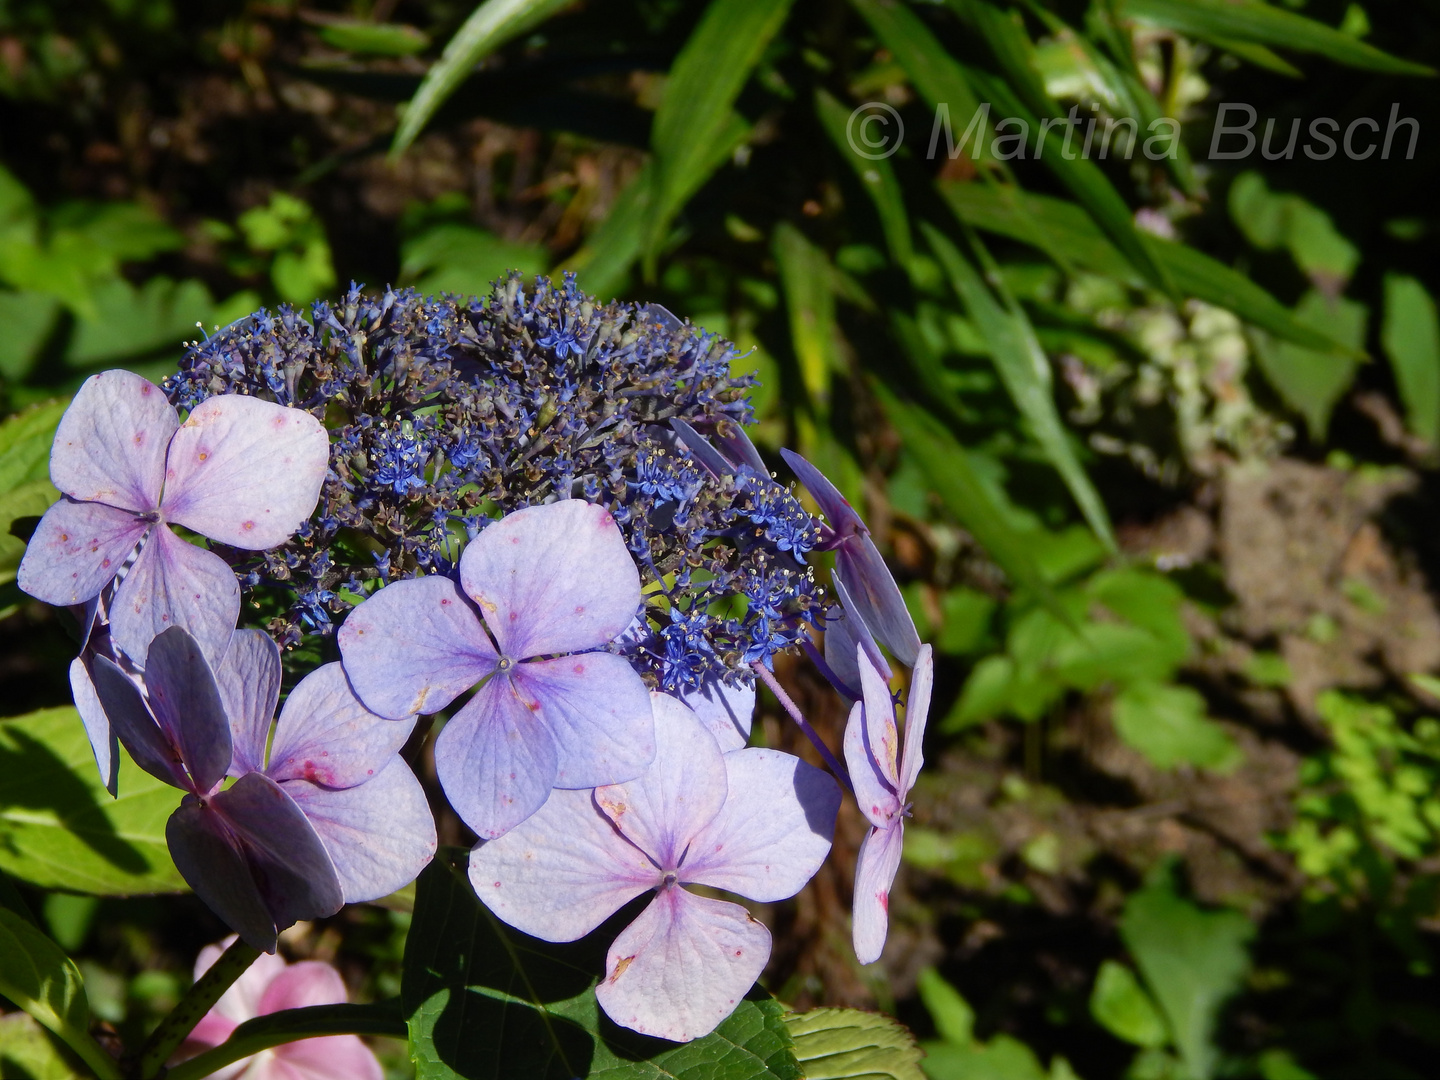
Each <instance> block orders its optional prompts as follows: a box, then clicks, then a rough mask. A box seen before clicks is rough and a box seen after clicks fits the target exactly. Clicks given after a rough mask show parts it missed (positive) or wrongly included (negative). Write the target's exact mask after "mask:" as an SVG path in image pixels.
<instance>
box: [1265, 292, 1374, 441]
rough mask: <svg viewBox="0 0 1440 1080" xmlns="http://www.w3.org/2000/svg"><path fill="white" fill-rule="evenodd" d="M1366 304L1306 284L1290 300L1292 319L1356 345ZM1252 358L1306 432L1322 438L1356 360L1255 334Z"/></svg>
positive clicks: (1352, 376) (1362, 329) (1352, 377)
mask: <svg viewBox="0 0 1440 1080" xmlns="http://www.w3.org/2000/svg"><path fill="white" fill-rule="evenodd" d="M1368 316H1369V309H1367V308H1366V307H1365V305H1364V304H1362V303H1360V302H1359V301H1356V300H1351V299H1348V298H1347V297H1343V296H1340V297H1334V298H1331V297H1328V296H1326V295H1324V294H1323V293H1321V292H1320V291H1319V290H1317V289H1311V290H1310V291H1309V292H1307V293H1306V294H1305V295H1304V296H1302V297H1301V298H1300V303H1298V304H1296V305H1295V319H1296V321H1297V322H1299V323H1301V324H1302V325H1307V326H1312V327H1315V328H1316V329H1320V328H1322V327H1323V328H1324V330H1325V332H1326V333H1328V334H1330V335H1332V336H1333V337H1335V338H1337V339H1338V340H1340V341H1342V342H1344V343H1346V344H1348V345H1350V346H1351V347H1352V348H1354V349H1356V350H1358V349H1359V347H1360V344H1361V342H1363V341H1364V340H1365V323H1366V320H1367V318H1368ZM1255 359H1256V360H1257V361H1258V363H1259V366H1260V370H1261V371H1262V372H1264V373H1265V378H1266V379H1268V380H1269V381H1270V385H1271V386H1273V387H1275V389H1276V390H1277V391H1278V392H1279V394H1280V396H1281V397H1282V398H1284V399H1285V403H1286V404H1287V405H1289V406H1290V407H1291V408H1293V409H1294V410H1295V411H1296V412H1298V413H1299V414H1300V415H1301V416H1303V417H1304V418H1305V425H1306V427H1307V428H1308V429H1309V431H1310V437H1311V438H1312V439H1314V440H1315V441H1316V442H1323V441H1324V439H1325V432H1326V430H1327V429H1328V428H1329V426H1330V413H1331V411H1332V410H1333V409H1334V408H1335V403H1336V402H1337V401H1339V400H1340V397H1341V395H1342V394H1344V393H1345V391H1346V390H1348V389H1349V388H1350V384H1351V383H1352V382H1353V381H1354V380H1355V371H1356V367H1357V365H1356V363H1355V361H1354V360H1352V359H1350V357H1348V356H1337V355H1336V354H1334V353H1323V352H1316V351H1315V350H1313V349H1307V348H1305V347H1304V346H1301V345H1296V344H1293V343H1292V342H1289V341H1274V340H1271V339H1269V338H1267V337H1263V336H1261V335H1258V334H1257V335H1256V339H1255Z"/></svg>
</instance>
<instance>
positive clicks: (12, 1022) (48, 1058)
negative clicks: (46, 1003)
mask: <svg viewBox="0 0 1440 1080" xmlns="http://www.w3.org/2000/svg"><path fill="white" fill-rule="evenodd" d="M61 1046H62V1044H61V1043H60V1042H58V1041H57V1040H56V1039H55V1037H54V1036H53V1035H51V1034H50V1033H49V1032H48V1031H46V1030H45V1029H44V1028H43V1027H41V1026H40V1025H39V1024H38V1023H37V1022H36V1021H35V1019H34V1018H33V1017H32V1016H30V1015H29V1014H28V1013H23V1012H17V1013H10V1014H9V1015H8V1016H0V1076H14V1077H17V1078H20V1077H23V1078H24V1080H81V1078H82V1077H85V1076H87V1075H88V1073H87V1072H86V1071H85V1069H84V1066H82V1065H80V1064H79V1062H78V1061H72V1060H71V1058H70V1057H69V1056H68V1055H67V1054H66V1053H65V1052H64V1050H62V1049H61Z"/></svg>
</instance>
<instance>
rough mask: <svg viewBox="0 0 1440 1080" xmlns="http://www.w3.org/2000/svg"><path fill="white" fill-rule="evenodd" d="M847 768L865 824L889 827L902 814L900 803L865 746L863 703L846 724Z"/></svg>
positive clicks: (860, 703) (855, 705)
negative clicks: (866, 822)
mask: <svg viewBox="0 0 1440 1080" xmlns="http://www.w3.org/2000/svg"><path fill="white" fill-rule="evenodd" d="M845 765H846V768H848V769H849V770H850V783H851V785H852V786H853V787H854V789H855V803H856V805H857V806H859V807H860V812H861V813H862V814H864V815H865V820H866V821H868V822H870V824H871V825H874V826H876V827H877V828H883V827H884V826H885V825H887V824H889V823H890V821H891V820H892V819H894V817H895V815H896V814H898V813H899V812H900V800H899V798H898V797H897V795H896V792H895V789H894V788H893V787H891V786H890V783H889V781H887V780H886V779H885V776H884V774H883V773H881V771H880V769H879V767H878V766H877V765H876V762H875V758H874V756H873V755H872V754H871V753H870V749H869V747H868V746H867V745H866V740H865V705H864V703H863V702H859V701H857V702H855V704H854V705H852V706H850V718H849V720H847V721H846V722H845Z"/></svg>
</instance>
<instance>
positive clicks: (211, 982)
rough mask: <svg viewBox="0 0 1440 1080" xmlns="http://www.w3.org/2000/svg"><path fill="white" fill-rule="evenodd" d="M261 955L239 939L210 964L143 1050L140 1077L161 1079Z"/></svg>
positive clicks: (151, 1036)
mask: <svg viewBox="0 0 1440 1080" xmlns="http://www.w3.org/2000/svg"><path fill="white" fill-rule="evenodd" d="M259 955H260V950H259V949H257V948H255V947H254V946H253V945H247V944H245V942H243V941H241V940H240V939H239V938H236V939H235V943H234V944H233V945H231V946H230V947H229V948H228V949H226V950H225V951H224V953H222V954H221V956H220V959H218V960H216V961H215V963H213V964H212V965H210V969H209V970H208V971H206V972H205V974H204V975H201V976H200V978H198V979H196V980H195V985H194V986H192V987H190V989H189V990H188V991H187V992H186V994H185V996H184V997H183V998H181V999H180V1004H178V1005H176V1006H175V1008H173V1009H171V1010H170V1015H169V1016H167V1017H165V1019H164V1020H161V1021H160V1026H159V1027H157V1028H156V1029H155V1030H154V1031H153V1032H152V1033H151V1034H150V1038H149V1039H147V1040H146V1041H145V1045H144V1046H143V1047H141V1048H140V1053H139V1055H138V1057H139V1068H138V1072H137V1075H139V1076H141V1077H145V1078H147V1080H148V1078H150V1077H155V1076H159V1075H160V1070H161V1069H162V1068H164V1066H165V1062H166V1060H167V1059H168V1058H169V1057H170V1055H171V1054H173V1053H174V1052H175V1048H176V1047H177V1046H179V1045H180V1044H181V1043H182V1042H184V1041H185V1036H186V1035H189V1034H190V1032H191V1031H193V1030H194V1029H195V1025H196V1024H198V1023H199V1022H200V1021H201V1019H202V1018H203V1017H204V1016H205V1014H206V1013H207V1012H209V1011H210V1010H211V1009H212V1008H213V1007H214V1005H215V1002H217V1001H219V1000H220V995H221V994H223V993H225V991H226V990H228V989H230V985H231V984H232V983H233V982H234V981H235V980H236V979H238V978H239V977H240V976H241V975H243V974H244V973H245V969H246V968H248V967H249V966H250V965H251V964H253V963H254V962H255V958H256V957H257V956H259Z"/></svg>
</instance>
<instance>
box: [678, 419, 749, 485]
mask: <svg viewBox="0 0 1440 1080" xmlns="http://www.w3.org/2000/svg"><path fill="white" fill-rule="evenodd" d="M670 427H671V428H672V429H673V430H674V432H675V434H676V435H678V436H679V437H680V445H681V446H683V447H684V448H685V449H686V450H687V451H688V452H689V454H690V456H691V457H693V458H694V459H695V460H696V461H698V462H699V463H700V464H701V465H702V466H704V467H705V469H706V471H707V472H709V473H710V474H711V475H712V476H730V475H732V474H733V473H734V472H735V469H734V467H733V466H732V465H731V464H730V462H728V461H726V460H725V457H724V455H723V454H721V453H720V451H718V450H716V449H715V447H713V446H711V445H710V443H709V442H708V441H707V440H706V438H705V436H704V435H701V434H700V433H699V432H698V431H696V430H695V429H694V428H693V427H691V426H690V425H689V424H687V423H686V422H685V421H684V420H681V419H680V418H679V417H678V416H677V417H675V418H674V419H672V420H671V421H670Z"/></svg>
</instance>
